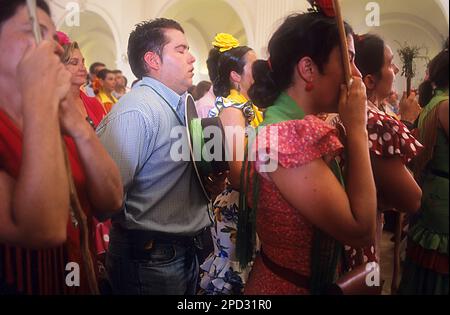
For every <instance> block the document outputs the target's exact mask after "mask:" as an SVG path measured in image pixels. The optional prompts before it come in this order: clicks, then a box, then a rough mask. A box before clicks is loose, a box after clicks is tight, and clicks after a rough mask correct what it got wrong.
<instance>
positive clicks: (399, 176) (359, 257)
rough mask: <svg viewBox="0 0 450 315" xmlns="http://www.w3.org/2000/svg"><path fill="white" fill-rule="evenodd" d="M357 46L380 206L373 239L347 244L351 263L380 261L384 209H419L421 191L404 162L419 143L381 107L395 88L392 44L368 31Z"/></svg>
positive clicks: (396, 71) (419, 147) (350, 266)
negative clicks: (358, 246)
mask: <svg viewBox="0 0 450 315" xmlns="http://www.w3.org/2000/svg"><path fill="white" fill-rule="evenodd" d="M355 49H356V57H355V63H356V66H357V67H358V69H359V70H360V71H361V73H362V76H363V81H364V84H365V86H366V90H367V98H368V120H367V131H368V135H369V149H370V154H371V161H372V169H373V175H374V178H375V184H376V186H377V194H378V210H379V211H378V213H377V235H376V239H375V240H374V245H373V246H370V247H368V248H364V249H355V248H350V247H346V252H347V258H348V265H349V268H350V269H352V268H354V267H355V266H357V265H359V264H361V263H363V262H367V261H369V262H378V263H379V262H380V257H379V253H380V250H379V243H380V240H381V234H382V230H383V214H382V211H383V210H387V209H391V208H395V209H397V210H398V211H402V212H407V213H414V212H416V211H417V210H418V209H419V207H420V201H421V197H422V191H421V189H420V188H419V186H418V185H417V183H416V181H415V180H414V177H413V175H412V174H411V172H410V171H409V170H408V168H407V164H408V163H409V162H410V161H411V160H412V159H413V158H414V157H415V156H416V155H417V154H418V153H419V151H420V150H421V149H422V148H423V146H422V145H421V144H420V143H419V142H418V141H417V140H416V139H415V138H414V137H413V136H412V134H411V133H410V131H409V130H408V128H407V127H406V126H405V125H404V124H403V123H402V122H401V121H400V120H398V119H396V118H395V117H392V116H390V115H389V114H387V113H385V112H384V111H382V110H381V108H382V107H381V101H383V100H384V99H386V98H387V97H388V96H389V94H390V92H391V91H392V90H393V84H394V79H395V76H396V74H397V73H398V71H399V69H398V68H397V66H396V65H395V64H394V63H393V57H394V56H393V53H392V50H391V48H390V47H389V46H388V45H386V44H385V43H384V41H383V40H382V39H381V38H380V37H378V36H376V35H372V34H366V35H363V36H355Z"/></svg>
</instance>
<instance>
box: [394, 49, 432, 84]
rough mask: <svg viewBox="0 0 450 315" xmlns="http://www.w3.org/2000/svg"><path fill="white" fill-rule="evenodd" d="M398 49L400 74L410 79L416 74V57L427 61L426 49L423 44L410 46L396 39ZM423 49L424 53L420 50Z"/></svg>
mask: <svg viewBox="0 0 450 315" xmlns="http://www.w3.org/2000/svg"><path fill="white" fill-rule="evenodd" d="M396 42H397V43H398V44H399V46H400V49H398V50H397V52H398V54H399V56H400V59H401V60H402V76H404V77H406V78H408V79H412V78H414V77H415V76H416V63H415V60H416V59H425V60H427V61H429V58H428V56H427V55H428V49H427V48H426V47H425V46H410V45H409V44H408V43H407V42H405V43H404V45H402V44H400V43H399V42H398V41H396ZM422 50H425V54H421V51H422Z"/></svg>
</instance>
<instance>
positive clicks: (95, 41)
mask: <svg viewBox="0 0 450 315" xmlns="http://www.w3.org/2000/svg"><path fill="white" fill-rule="evenodd" d="M59 29H60V30H61V31H62V32H65V33H67V35H69V37H70V38H71V39H72V40H73V41H77V42H78V44H79V45H80V48H81V51H82V52H83V55H84V58H85V59H86V67H89V65H90V64H92V63H94V62H97V61H99V62H103V63H104V64H106V66H107V67H108V68H109V69H111V70H114V69H115V68H116V60H117V45H116V41H115V38H114V35H113V33H112V31H111V28H110V27H109V26H108V24H107V23H106V21H105V20H104V19H103V18H102V17H101V16H100V15H99V14H97V13H95V12H92V11H88V10H85V11H82V12H80V24H79V26H68V25H67V24H66V23H62V24H61V26H60V27H59Z"/></svg>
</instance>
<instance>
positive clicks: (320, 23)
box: [249, 12, 353, 108]
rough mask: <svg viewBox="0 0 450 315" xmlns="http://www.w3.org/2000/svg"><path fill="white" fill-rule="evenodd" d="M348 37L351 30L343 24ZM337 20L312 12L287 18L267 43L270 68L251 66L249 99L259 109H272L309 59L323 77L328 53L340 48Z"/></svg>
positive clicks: (258, 64) (260, 63)
mask: <svg viewBox="0 0 450 315" xmlns="http://www.w3.org/2000/svg"><path fill="white" fill-rule="evenodd" d="M345 31H346V33H347V34H353V30H352V28H351V27H350V25H348V24H347V23H345ZM339 41H340V39H339V31H338V27H337V23H336V20H335V19H334V18H328V17H325V16H323V15H322V14H320V13H316V12H311V13H303V14H294V15H291V16H289V17H288V18H287V19H286V20H285V21H284V23H283V24H282V25H281V26H280V27H279V28H278V30H277V31H276V32H275V33H274V34H273V36H272V38H271V39H270V42H269V47H268V50H269V55H270V64H269V62H268V61H266V60H258V61H256V62H255V64H254V65H253V78H254V80H255V83H254V84H253V86H252V87H251V88H250V91H249V96H250V98H251V99H252V101H253V102H254V103H255V104H258V107H261V108H266V107H268V106H270V105H272V104H273V103H274V102H275V100H276V99H277V98H278V96H279V95H280V94H281V92H282V91H284V90H286V89H287V88H289V87H290V86H291V85H292V83H293V78H294V71H295V67H296V65H297V63H298V62H299V61H300V60H301V59H302V58H304V57H306V56H308V57H310V58H311V59H312V60H313V61H314V63H315V64H316V65H317V67H318V68H319V71H320V72H321V73H323V69H324V67H325V65H326V64H327V62H328V60H329V57H330V54H331V51H332V50H333V48H335V47H336V46H338V45H339Z"/></svg>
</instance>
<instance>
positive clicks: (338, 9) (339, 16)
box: [333, 0, 352, 86]
mask: <svg viewBox="0 0 450 315" xmlns="http://www.w3.org/2000/svg"><path fill="white" fill-rule="evenodd" d="M333 7H334V12H335V14H336V22H337V25H338V29H339V37H340V39H341V45H340V46H341V55H342V64H343V66H344V75H345V83H346V84H347V86H350V85H351V81H352V74H351V73H352V72H351V68H350V57H349V54H348V45H347V35H346V34H345V27H344V20H343V18H342V11H341V5H340V4H339V0H333Z"/></svg>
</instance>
